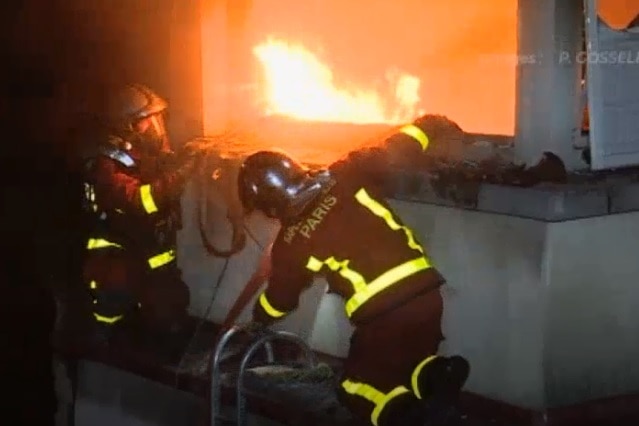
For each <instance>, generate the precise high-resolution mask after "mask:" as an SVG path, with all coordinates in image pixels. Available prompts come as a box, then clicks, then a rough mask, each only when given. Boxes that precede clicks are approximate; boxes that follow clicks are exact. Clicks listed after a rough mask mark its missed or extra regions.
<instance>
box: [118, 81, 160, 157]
mask: <svg viewBox="0 0 639 426" xmlns="http://www.w3.org/2000/svg"><path fill="white" fill-rule="evenodd" d="M167 108H168V103H167V101H166V100H164V99H163V98H162V97H160V96H159V95H158V94H157V93H155V92H154V91H153V90H151V89H149V88H148V87H147V86H144V85H142V84H137V83H134V84H128V85H126V86H124V87H123V88H121V89H120V90H119V91H117V92H116V93H115V94H114V96H113V97H112V98H111V99H110V101H109V104H108V111H107V114H108V122H109V127H110V128H111V129H112V130H113V131H114V132H115V133H116V134H117V135H118V136H120V137H123V138H124V139H126V140H127V141H129V142H131V143H133V144H134V145H139V146H138V148H139V149H144V150H152V151H159V150H161V149H166V148H167V147H168V138H167V132H166V127H165V124H164V117H163V114H164V112H165V111H166V109H167Z"/></svg>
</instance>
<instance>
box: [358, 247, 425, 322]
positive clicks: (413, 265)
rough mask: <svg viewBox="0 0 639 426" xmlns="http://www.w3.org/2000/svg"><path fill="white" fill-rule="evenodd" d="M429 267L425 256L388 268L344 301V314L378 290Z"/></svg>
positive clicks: (360, 304) (361, 303)
mask: <svg viewBox="0 0 639 426" xmlns="http://www.w3.org/2000/svg"><path fill="white" fill-rule="evenodd" d="M430 267H431V265H430V263H429V262H428V260H427V259H426V258H425V257H419V258H417V259H413V260H409V261H408V262H404V263H402V264H401V265H398V266H395V267H394V268H392V269H389V270H388V271H386V272H384V273H383V274H382V275H380V276H379V277H377V278H375V279H374V280H373V281H371V282H370V283H369V284H368V285H366V286H364V288H362V289H361V290H358V291H356V292H355V293H354V294H353V295H352V296H351V297H350V299H348V301H347V302H346V315H348V316H349V317H350V316H351V315H353V312H355V311H356V310H357V308H359V307H360V306H362V305H363V304H364V303H366V301H367V300H369V299H370V298H371V297H373V296H375V295H376V294H377V293H379V292H380V291H382V290H384V289H386V288H388V287H390V286H391V285H393V284H395V283H396V282H399V281H401V280H403V279H404V278H406V277H408V276H410V275H413V274H414V273H416V272H419V271H421V270H423V269H428V268H430Z"/></svg>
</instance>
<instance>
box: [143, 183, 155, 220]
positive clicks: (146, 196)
mask: <svg viewBox="0 0 639 426" xmlns="http://www.w3.org/2000/svg"><path fill="white" fill-rule="evenodd" d="M140 197H141V198H142V205H143V206H144V210H146V212H147V213H149V214H151V213H155V212H156V211H158V206H156V205H155V200H153V195H151V185H142V186H141V187H140Z"/></svg>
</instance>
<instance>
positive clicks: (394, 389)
mask: <svg viewBox="0 0 639 426" xmlns="http://www.w3.org/2000/svg"><path fill="white" fill-rule="evenodd" d="M442 312H443V301H442V296H441V293H440V292H439V289H434V290H431V291H428V292H426V293H423V294H421V295H419V296H416V297H414V298H412V299H411V300H409V301H408V302H406V303H405V304H403V305H401V306H399V307H397V308H395V309H393V310H391V311H389V312H386V313H384V314H382V315H380V316H378V317H376V318H374V319H373V320H371V321H370V322H367V323H366V324H363V325H361V326H358V327H357V328H356V329H355V331H354V333H353V335H352V337H351V342H350V349H349V353H348V357H347V359H346V361H345V364H344V371H343V377H342V380H341V383H340V388H339V390H338V396H339V398H340V401H341V402H342V403H343V404H344V405H345V406H346V407H347V408H349V409H350V411H351V412H352V413H353V414H354V415H356V416H358V417H361V418H363V419H365V418H368V419H370V422H371V423H372V424H374V425H376V426H386V425H389V424H396V420H389V419H388V412H389V411H391V410H388V407H389V406H390V401H393V400H394V401H398V400H401V399H405V400H407V401H409V402H411V403H412V402H418V401H417V400H416V398H417V399H421V398H422V395H420V391H419V389H416V387H417V383H416V381H415V377H417V375H418V374H419V373H420V371H421V370H422V369H423V368H424V366H425V365H426V364H427V363H428V362H429V361H431V360H433V359H434V358H435V357H434V354H436V353H437V350H438V348H439V344H440V342H441V341H442V340H443V335H442V331H441V317H442ZM405 397H408V398H405Z"/></svg>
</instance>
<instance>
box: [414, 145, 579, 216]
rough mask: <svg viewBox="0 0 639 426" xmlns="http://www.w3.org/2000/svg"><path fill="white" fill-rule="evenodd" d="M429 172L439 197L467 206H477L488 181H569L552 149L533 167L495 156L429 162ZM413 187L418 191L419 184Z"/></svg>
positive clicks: (522, 184) (529, 183)
mask: <svg viewBox="0 0 639 426" xmlns="http://www.w3.org/2000/svg"><path fill="white" fill-rule="evenodd" d="M425 171H426V179H427V181H428V183H429V184H430V187H431V188H432V189H433V191H434V192H435V194H436V195H437V197H439V198H442V199H446V200H451V201H453V202H454V203H456V204H459V205H462V206H466V207H476V206H477V198H478V194H479V190H480V188H481V184H484V183H488V184H493V185H504V186H516V187H524V188H525V187H531V186H535V185H537V184H540V183H565V182H566V180H567V172H566V168H565V166H564V164H563V161H561V159H560V158H559V157H557V156H556V155H555V154H553V153H551V152H544V154H543V156H542V158H541V159H540V160H539V162H538V163H537V164H535V165H533V166H530V167H527V166H526V165H525V164H521V165H518V164H513V163H510V162H504V160H503V159H501V158H499V157H497V156H494V157H491V158H488V159H485V160H481V161H479V162H469V161H463V162H444V161H431V162H429V164H426V165H425ZM413 179H414V178H413ZM412 188H413V191H415V190H417V186H416V185H415V184H413V185H412ZM409 193H410V190H409Z"/></svg>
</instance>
